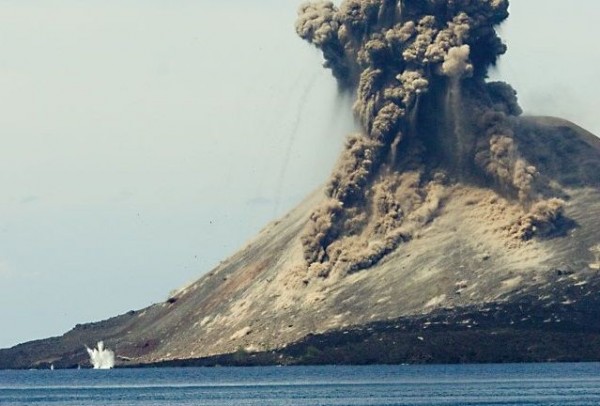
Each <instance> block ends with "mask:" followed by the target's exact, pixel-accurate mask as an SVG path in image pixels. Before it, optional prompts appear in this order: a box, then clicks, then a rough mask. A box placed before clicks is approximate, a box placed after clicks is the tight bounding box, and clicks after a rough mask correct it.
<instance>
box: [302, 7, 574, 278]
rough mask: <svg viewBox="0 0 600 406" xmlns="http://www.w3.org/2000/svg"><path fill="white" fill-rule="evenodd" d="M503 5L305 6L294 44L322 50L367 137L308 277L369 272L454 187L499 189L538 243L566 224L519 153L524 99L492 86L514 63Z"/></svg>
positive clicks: (318, 218)
mask: <svg viewBox="0 0 600 406" xmlns="http://www.w3.org/2000/svg"><path fill="white" fill-rule="evenodd" d="M507 17H508V1H507V0H344V1H342V2H341V4H340V5H339V6H336V5H335V4H334V3H332V2H330V1H317V2H312V3H305V4H303V5H302V6H301V7H300V9H299V12H298V20H297V23H296V31H297V33H298V35H299V36H300V37H301V38H303V39H304V40H306V41H308V42H309V43H311V44H312V45H314V46H316V47H317V48H319V49H320V50H321V51H322V53H323V57H324V61H325V62H324V66H325V67H326V68H328V69H330V70H331V72H332V74H333V76H334V77H335V78H336V79H337V82H338V84H339V89H340V91H342V92H350V93H352V94H354V96H355V102H354V106H353V112H354V114H355V117H356V119H357V121H358V122H359V123H360V125H361V127H362V131H361V132H360V133H357V134H353V135H351V136H350V137H349V138H348V141H347V143H346V145H345V148H344V150H343V152H342V155H341V157H340V159H339V162H338V164H337V166H336V168H335V169H334V173H333V174H332V176H331V179H330V181H329V183H328V187H327V189H326V194H327V197H328V199H327V200H326V201H325V202H324V203H323V204H322V205H321V207H318V208H317V209H316V210H315V211H314V213H313V214H312V216H311V218H310V222H309V225H308V226H307V228H306V230H305V233H304V236H303V238H302V243H303V246H304V256H305V260H306V262H307V265H308V267H309V271H310V272H312V273H314V274H316V275H319V276H328V275H329V274H330V273H331V272H332V271H334V272H335V273H336V274H340V275H343V274H346V273H349V272H353V271H356V270H360V269H363V268H366V267H369V266H371V265H372V264H374V263H376V262H378V261H379V260H381V259H382V258H383V257H384V256H385V255H387V254H388V253H390V252H392V251H394V250H395V249H396V248H397V247H398V246H399V244H401V243H402V242H404V241H407V240H409V239H410V238H412V235H413V234H414V232H415V231H416V230H418V228H419V227H422V226H423V225H425V224H427V223H428V222H430V221H431V220H432V219H433V218H434V217H435V216H436V213H437V212H438V211H439V209H440V208H441V207H442V206H443V202H444V199H445V197H446V196H447V194H448V191H449V190H450V188H451V186H452V184H453V183H455V182H474V183H478V184H484V185H486V186H493V187H494V188H495V189H496V190H497V191H498V192H499V193H502V194H504V195H506V196H507V197H510V198H512V199H514V201H515V202H517V203H518V204H520V205H522V207H523V209H524V212H525V213H526V214H525V215H524V216H523V218H522V219H521V221H520V222H519V223H520V224H519V225H516V226H515V227H516V229H517V230H518V231H516V232H515V233H514V234H515V235H517V236H518V238H521V239H529V238H532V237H533V236H534V235H536V233H538V234H539V231H540V230H547V229H549V228H552V226H551V224H552V223H553V222H554V221H556V220H557V219H559V218H560V216H562V212H563V211H562V207H563V202H562V201H561V200H559V199H551V200H545V199H546V197H545V194H544V193H545V189H546V185H544V184H543V181H542V180H541V178H540V177H539V176H538V171H537V169H536V168H535V167H534V166H533V165H531V164H529V163H528V162H527V161H526V160H525V159H524V158H523V157H522V156H521V154H520V153H519V148H518V145H517V141H516V139H515V137H514V132H513V126H514V119H515V117H516V116H518V115H519V114H521V109H520V107H519V105H518V102H517V98H516V92H515V90H514V89H512V88H511V87H510V85H508V84H506V83H502V82H487V81H486V77H487V71H488V69H489V68H490V67H491V66H493V65H494V64H495V63H496V61H497V59H498V58H499V57H500V56H501V55H502V54H504V53H505V52H506V49H507V48H506V46H505V45H504V44H503V42H502V40H501V39H500V38H499V36H498V35H497V33H496V30H495V27H496V26H497V25H499V24H500V23H502V22H503V21H504V20H505V19H506V18H507Z"/></svg>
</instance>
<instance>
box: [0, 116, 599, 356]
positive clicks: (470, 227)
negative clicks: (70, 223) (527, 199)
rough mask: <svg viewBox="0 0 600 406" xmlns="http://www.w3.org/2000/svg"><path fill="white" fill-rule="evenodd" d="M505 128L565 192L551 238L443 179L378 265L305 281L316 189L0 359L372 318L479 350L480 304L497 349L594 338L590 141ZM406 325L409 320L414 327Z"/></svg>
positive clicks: (539, 127)
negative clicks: (153, 300) (159, 293)
mask: <svg viewBox="0 0 600 406" xmlns="http://www.w3.org/2000/svg"><path fill="white" fill-rule="evenodd" d="M517 128H518V129H519V130H518V131H517V132H516V136H517V138H518V139H519V141H520V142H522V143H526V144H527V145H528V146H529V148H528V151H529V155H528V156H527V158H528V159H529V160H531V162H535V164H536V165H538V166H539V167H541V168H542V167H543V168H544V169H545V170H546V173H550V174H552V178H551V180H552V181H553V182H556V183H557V184H560V185H561V187H562V189H563V190H564V191H565V201H566V204H565V210H564V219H565V220H564V224H562V225H561V227H560V228H558V229H557V230H556V234H555V235H552V236H548V237H546V238H532V239H530V240H527V241H523V240H521V239H516V238H515V236H514V235H513V234H512V233H511V228H512V227H513V225H514V223H515V221H518V219H519V218H521V217H522V216H523V213H524V211H523V209H522V208H521V207H520V205H519V204H518V203H515V202H511V201H510V200H508V199H506V198H504V197H502V196H501V195H499V194H498V193H497V192H495V191H493V190H491V189H489V188H485V187H481V186H478V185H472V184H467V183H460V182H459V183H453V184H450V185H448V186H445V194H444V195H445V198H444V200H443V202H442V203H441V204H440V206H439V208H438V212H437V214H436V216H435V218H434V219H433V220H432V221H431V222H429V223H427V224H426V225H425V226H424V227H422V228H421V229H419V230H418V232H417V233H416V234H415V235H414V237H413V238H412V239H411V240H409V241H406V242H405V243H403V244H402V245H401V246H400V247H399V248H398V249H397V250H395V251H394V252H393V253H391V254H389V255H388V256H386V257H385V259H384V260H382V261H379V262H378V263H377V264H375V265H374V266H372V267H370V268H369V269H364V270H361V271H357V272H354V273H351V274H348V275H345V276H337V277H332V276H330V277H327V278H325V277H311V276H310V275H308V274H307V272H306V267H305V259H304V256H303V246H302V238H301V236H302V232H303V230H304V228H305V227H306V224H307V223H308V221H309V217H310V213H311V210H312V209H313V208H314V207H315V206H316V205H318V204H319V202H320V201H322V200H324V198H325V197H324V196H323V193H322V191H319V192H318V193H315V194H313V195H312V196H310V197H309V198H308V199H307V200H306V201H305V202H304V203H302V204H301V205H300V206H299V207H297V208H296V209H295V210H293V211H292V212H291V213H289V214H288V215H287V216H285V217H284V218H282V219H281V220H280V221H277V222H274V223H272V224H270V225H268V226H267V227H266V228H265V229H264V230H263V231H262V232H261V233H260V235H259V236H258V237H257V238H256V239H255V240H254V241H252V242H250V243H249V244H248V245H247V246H246V247H245V248H243V249H242V250H240V251H239V252H238V253H237V254H235V255H234V256H232V257H231V258H229V259H227V260H226V261H224V262H223V263H222V264H221V265H220V266H218V267H217V268H216V269H215V270H213V271H212V272H210V273H209V274H207V275H206V276H204V277H203V278H201V279H200V280H198V281H197V282H195V283H193V284H191V285H189V286H186V287H184V288H183V289H181V290H180V291H178V292H177V293H176V294H175V295H173V297H171V298H170V299H169V300H168V301H167V302H165V303H160V304H156V305H153V306H151V307H148V308H146V309H143V310H141V311H136V312H130V313H128V314H125V315H122V316H119V317H116V318H113V319H110V320H106V321H103V322H99V323H92V324H86V325H79V326H77V327H75V328H74V329H73V330H71V331H70V332H68V333H67V334H65V335H64V336H63V337H58V338H51V339H46V340H40V341H35V342H31V343H26V344H22V345H19V346H16V347H14V348H12V349H8V350H2V351H0V366H1V367H3V368H27V367H39V366H45V365H48V364H50V363H54V364H55V365H56V366H63V367H68V366H76V365H77V364H82V365H85V364H86V363H87V361H86V359H87V355H86V353H85V348H84V347H83V344H88V345H91V344H93V343H94V342H95V341H97V340H99V339H104V340H105V342H106V343H107V346H108V347H110V348H113V349H115V350H116V353H117V355H118V358H119V359H120V361H119V362H120V363H121V364H125V365H130V364H144V363H156V362H160V361H165V360H174V359H193V358H202V357H207V356H211V355H218V354H227V353H237V354H239V352H240V350H243V352H244V353H246V354H251V353H252V352H260V351H265V350H273V349H281V348H284V347H285V346H289V345H290V344H293V343H295V342H298V341H302V340H303V339H306V337H307V336H310V335H315V334H319V333H327V332H335V331H340V332H341V331H345V332H346V333H347V334H346V335H344V336H343V337H344V338H347V339H348V340H351V339H352V332H353V331H356V329H358V330H359V331H361V330H365V329H367V328H368V326H369V323H373V322H379V323H384V324H388V325H393V326H398V325H402V326H403V328H407V329H408V330H407V331H409V332H414V333H415V334H418V335H419V336H423V334H424V333H426V332H427V330H426V328H427V326H428V325H431V324H432V323H433V324H435V323H438V324H439V325H441V326H443V331H446V332H452V331H456V330H457V329H458V330H459V331H463V330H465V329H467V328H468V329H467V330H466V333H464V332H463V333H462V334H466V336H465V337H463V338H462V340H463V342H462V344H463V345H468V346H469V348H470V350H471V351H473V350H474V349H475V350H476V349H477V348H478V346H482V345H485V340H482V339H481V334H484V335H485V331H487V330H484V333H482V332H481V329H482V328H483V327H482V326H483V325H484V323H485V321H480V322H479V324H481V326H478V325H477V321H476V320H477V314H479V315H486V314H487V313H486V312H489V311H490V309H494V313H495V315H494V317H495V318H496V319H495V320H496V321H494V320H491V321H490V322H488V324H490V323H491V325H492V327H493V328H494V330H493V331H492V332H495V333H496V334H498V332H497V331H496V330H495V329H500V330H501V331H502V332H504V335H503V336H502V337H503V342H502V345H503V346H508V345H509V344H510V340H511V338H512V339H514V338H515V337H517V336H518V332H519V331H521V330H523V329H525V330H526V331H530V332H531V331H534V332H535V331H539V332H540V334H541V335H542V336H545V335H549V334H551V332H552V331H558V332H565V331H567V332H569V334H572V335H573V336H576V335H577V334H579V333H581V332H586V333H590V332H591V333H593V334H598V335H599V336H600V314H599V313H598V310H597V309H598V308H599V306H600V303H599V302H598V300H599V297H598V292H599V290H598V288H599V285H600V275H599V272H600V234H599V231H600V188H599V186H600V140H598V139H597V138H596V137H594V136H593V135H591V134H589V133H587V132H586V131H584V130H582V129H581V128H579V127H577V126H575V125H573V124H571V123H569V122H567V121H563V120H560V119H555V118H547V117H544V118H539V117H523V118H520V119H519V120H518V123H517ZM548 149H549V150H551V151H552V152H553V153H552V154H550V155H548V154H547V153H546V152H547V151H546V150H548ZM540 151H541V152H542V153H541V154H540ZM566 219H568V220H566ZM512 304H518V305H519V307H520V309H519V308H516V309H514V308H512V309H511V308H510V306H511V305H512ZM505 307H506V310H501V309H503V308H505ZM415 320H420V321H421V322H419V323H420V324H419V323H417V325H416V327H415V325H414V323H415ZM435 320H438V321H437V322H436V321H435ZM408 322H410V323H409V324H406V323H408ZM525 322H526V323H527V324H526V325H525V326H523V325H521V324H522V323H525ZM428 323H429V324H428ZM511 323H512V324H511ZM361 326H362V327H364V328H361ZM411 326H412V327H411ZM486 328H489V326H487V327H486ZM430 329H431V327H430ZM413 330H414V331H413ZM348 331H350V333H348ZM363 334H364V333H363ZM361 340H362V338H361ZM417 343H418V341H417ZM380 344H381V345H383V343H380ZM388 344H389V343H388ZM445 344H447V343H445ZM445 344H444V343H443V344H440V345H445ZM567 344H568V345H571V344H572V343H571V342H570V341H568V343H567ZM567 344H565V345H567ZM587 344H588V345H591V343H590V342H588V343H587ZM315 345H317V344H315V343H312V344H311V346H312V347H314V346H315ZM340 346H343V342H338V343H337V347H340ZM569 348H570V352H569V358H568V359H579V358H583V359H586V357H585V356H583V355H582V356H580V357H579V358H578V354H579V351H582V348H572V347H569ZM460 351H462V349H461V348H459V347H457V348H456V352H460ZM364 355H365V357H366V356H367V355H368V354H364ZM455 355H456V354H455ZM459 355H460V354H458V355H457V356H459ZM513 355H516V356H518V355H519V354H513ZM521 355H523V354H521ZM596 355H600V353H599V354H595V355H594V356H596ZM541 356H542V359H549V358H552V357H553V356H552V354H549V353H547V352H545V353H542V354H541ZM589 357H592V359H594V358H593V356H592V355H589ZM517 359H518V358H517ZM534 359H535V358H534ZM596 359H598V358H596ZM409 360H410V359H409ZM443 360H444V358H440V359H437V361H443ZM463 360H467V361H468V360H471V361H478V360H480V359H478V358H477V357H475V358H472V359H469V358H468V357H467V358H463ZM491 360H494V359H491ZM276 361H277V359H275V360H270V362H276ZM329 361H330V362H334V361H335V360H332V359H330V360H329ZM358 361H360V359H358ZM372 361H377V359H374V360H372ZM379 361H381V359H379ZM383 361H385V359H383ZM398 361H401V360H398ZM431 361H436V359H435V358H433V359H431ZM222 362H223V361H222ZM288 362H294V361H293V360H288ZM363 362H364V360H363Z"/></svg>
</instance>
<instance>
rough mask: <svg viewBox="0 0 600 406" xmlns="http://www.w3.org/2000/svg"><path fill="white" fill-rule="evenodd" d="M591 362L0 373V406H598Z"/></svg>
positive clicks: (598, 375)
mask: <svg viewBox="0 0 600 406" xmlns="http://www.w3.org/2000/svg"><path fill="white" fill-rule="evenodd" d="M598 404H600V364H599V363H585V364H504V365H428V366H411V365H397V366H316V367H247V368H152V369H116V370H104V371H102V370H91V369H81V370H54V371H50V370H30V371H0V405H3V406H8V405H10V406H15V405H95V406H98V405H150V406H152V405H232V406H233V405H306V406H308V405H311V406H313V405H323V406H325V405H353V406H357V405H379V406H382V405H544V406H545V405H578V406H585V405H598Z"/></svg>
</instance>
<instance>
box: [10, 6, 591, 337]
mask: <svg viewBox="0 0 600 406" xmlns="http://www.w3.org/2000/svg"><path fill="white" fill-rule="evenodd" d="M298 3H299V2H297V1H293V0H290V1H287V2H286V1H274V0H263V1H255V2H248V1H227V2H216V1H211V2H208V1H191V0H189V1H183V0H181V1H175V0H170V1H166V0H165V1H159V0H144V1H142V0H119V1H117V0H102V1H100V0H90V1H86V2H81V1H75V0H56V1H35V0H31V1H22V0H20V1H16V0H15V1H2V0H0V94H2V97H0V111H2V114H0V129H1V130H2V137H1V138H0V140H1V141H0V142H1V144H0V174H1V175H0V177H1V178H0V179H1V181H0V182H1V185H2V187H1V189H0V208H1V209H0V325H2V326H3V328H2V329H1V330H0V331H1V332H0V347H6V346H11V345H14V344H16V343H18V342H21V341H25V340H30V339H34V338H42V337H46V336H50V335H58V334H62V333H63V332H65V331H66V330H68V329H70V328H71V327H73V326H74V325H75V324H76V323H81V322H87V321H94V320H100V319H104V318H107V317H109V316H113V315H116V314H119V313H122V312H125V311H128V310H130V309H137V308H140V307H143V306H146V305H149V304H151V303H153V302H156V301H161V300H164V299H166V298H167V296H168V293H169V291H170V290H172V289H175V288H177V287H179V286H180V285H182V284H184V283H186V282H188V281H190V280H193V279H194V278H197V277H199V276H201V275H202V274H203V273H205V272H206V271H208V270H210V268H212V267H213V266H214V265H215V264H217V263H218V262H219V261H220V260H222V259H224V258H225V257H227V256H228V255H230V254H231V253H233V252H234V251H235V250H236V248H238V247H239V246H240V245H241V244H243V242H244V241H246V240H247V239H248V238H250V237H252V236H253V235H254V234H255V233H256V232H258V231H259V230H260V229H261V228H262V227H263V226H264V225H265V224H266V223H267V222H268V221H270V220H272V219H274V218H275V217H277V216H279V215H282V214H284V213H285V212H286V211H287V210H288V209H289V208H291V207H293V206H294V205H295V204H296V203H297V202H298V201H299V200H300V199H302V197H304V196H305V195H306V194H308V193H309V192H310V191H311V190H313V189H314V188H316V187H317V186H318V185H319V184H321V183H322V182H323V181H324V180H325V179H326V178H327V175H328V174H329V171H330V170H331V168H332V166H333V164H334V162H335V159H336V156H337V154H338V151H339V149H340V147H341V144H342V142H343V139H344V136H345V134H346V133H347V132H349V131H350V130H351V129H352V120H351V117H350V115H349V107H348V101H346V100H339V99H338V97H337V95H336V91H335V83H334V81H333V79H332V78H330V75H329V73H328V72H327V71H325V70H324V69H322V68H321V66H320V63H321V58H320V56H319V53H318V52H317V51H316V50H313V49H311V47H310V46H308V45H307V44H304V43H303V42H302V41H301V40H300V39H298V38H296V36H295V34H294V30H293V23H294V19H295V11H296V8H297V4H298ZM573 3H575V2H566V1H562V2H559V1H556V0H545V1H544V0H513V1H512V5H511V12H512V17H511V20H510V21H509V22H508V23H507V24H506V25H505V26H504V27H503V28H502V31H503V36H504V38H506V40H507V42H508V44H509V53H508V54H507V55H506V56H505V57H504V59H503V61H502V63H501V64H500V66H499V69H498V71H497V72H495V73H494V77H499V78H502V79H505V80H507V81H508V82H510V83H512V84H513V85H514V86H515V87H516V88H517V89H518V90H519V95H520V98H521V103H522V105H523V107H524V108H525V110H526V111H527V112H532V113H536V114H549V115H559V116H562V117H565V118H569V119H571V120H573V121H575V122H576V123H578V124H580V125H582V126H584V127H586V128H587V129H589V130H591V131H592V132H595V133H596V134H600V115H599V114H598V113H597V112H596V110H597V106H598V101H599V99H600V97H598V94H599V93H598V92H600V83H599V81H598V80H597V77H596V75H597V71H598V66H600V51H599V50H598V49H599V48H598V46H597V44H596V41H597V38H600V27H599V26H598V24H596V22H597V21H599V20H600V2H598V1H596V0H578V1H577V2H576V4H577V6H576V7H574V6H573ZM99 338H101V337H99Z"/></svg>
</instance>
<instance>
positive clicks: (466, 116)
mask: <svg viewBox="0 0 600 406" xmlns="http://www.w3.org/2000/svg"><path fill="white" fill-rule="evenodd" d="M507 17H508V1H506V0H422V1H416V0H362V1H360V0H346V1H343V2H342V3H341V4H340V5H339V7H338V6H336V5H334V4H333V3H330V2H317V3H307V4H305V5H303V6H302V7H301V8H300V10H299V17H298V20H297V23H296V30H297V32H298V34H299V36H300V37H301V38H303V39H304V40H306V41H308V42H309V43H311V44H312V45H314V46H316V47H317V48H319V49H320V50H321V51H322V52H323V57H324V60H325V67H326V68H328V69H330V70H331V72H332V74H333V75H334V76H335V78H336V79H337V81H338V84H339V91H340V92H346V93H349V94H351V95H353V96H354V97H355V103H354V107H353V110H354V114H355V117H356V120H357V122H358V124H359V126H360V128H361V130H360V131H358V132H357V133H356V134H352V135H350V136H349V137H348V140H347V143H346V146H345V148H344V150H343V151H342V154H341V157H340V159H339V161H338V164H337V166H336V168H335V170H334V173H333V174H332V175H331V178H330V179H329V181H328V182H327V184H326V185H325V186H324V187H323V189H321V190H318V191H316V192H315V193H313V194H312V195H311V196H309V197H307V199H306V200H305V201H304V202H303V203H302V204H300V205H299V206H298V207H297V208H296V209H294V210H292V211H291V212H290V213H289V214H287V215H286V216H285V217H283V218H281V219H279V220H277V221H275V222H273V223H271V224H269V225H267V226H266V227H265V229H264V230H263V231H262V232H261V233H260V234H259V235H258V236H257V237H256V238H255V239H254V240H253V241H251V242H249V243H248V244H247V245H246V246H245V247H244V248H242V249H241V250H240V251H239V252H238V253H236V254H235V255H233V256H232V257H230V258H228V259H227V260H225V261H223V262H222V263H221V264H220V265H219V266H218V267H217V268H216V269H214V270H212V271H211V272H210V273H208V274H207V275H205V276H204V277H202V278H200V279H199V280H198V281H196V282H194V283H192V284H190V285H188V286H185V287H183V288H181V289H179V290H178V291H176V293H174V294H173V295H172V297H170V298H169V300H167V301H166V302H165V303H159V304H155V305H153V306H150V307H148V308H146V309H142V310H139V311H131V312H129V313H127V314H124V315H121V316H118V317H115V318H112V319H109V320H106V321H102V322H98V323H90V324H82V325H78V326H76V327H75V328H74V329H73V330H71V331H69V332H68V333H66V334H65V335H64V336H62V337H56V338H49V339H45V340H39V341H34V342H30V343H25V344H21V345H18V346H16V347H13V348H11V349H6V350H0V368H32V367H33V368H36V367H42V368H43V367H48V366H49V365H52V364H53V365H55V366H56V367H76V366H77V365H89V361H88V360H87V358H88V357H87V353H86V349H85V345H93V344H94V343H95V342H96V341H98V340H104V342H105V344H106V346H107V347H109V348H111V349H112V350H114V351H115V353H116V356H117V365H118V366H143V365H217V364H220V365H225V364H229V365H254V364H277V363H279V364H298V363H401V362H508V361H558V360H563V361H566V360H570V361H577V360H600V314H599V313H598V310H597V309H598V308H599V306H598V305H599V304H600V303H599V300H598V293H599V285H600V278H599V275H598V273H599V272H600V140H599V139H598V138H597V137H595V136H594V135H592V134H590V133H588V132H587V131H585V130H584V129H581V128H579V127H577V126H576V125H574V124H572V123H570V122H568V121H564V120H561V119H558V118H551V117H531V116H523V115H522V114H521V109H520V107H519V105H518V102H517V97H516V91H515V90H513V89H512V88H511V87H510V86H509V85H508V84H506V83H502V82H490V81H488V80H487V71H488V69H489V67H491V66H493V65H494V64H495V63H496V61H497V59H498V58H499V57H500V55H502V54H503V53H504V52H505V51H506V46H505V45H504V44H503V43H502V41H501V40H500V38H499V37H498V36H497V34H496V31H495V27H496V26H497V25H498V24H500V23H501V22H502V21H504V20H505V19H506V18H507Z"/></svg>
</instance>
